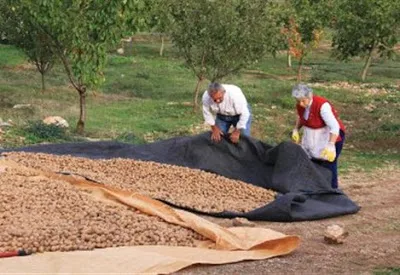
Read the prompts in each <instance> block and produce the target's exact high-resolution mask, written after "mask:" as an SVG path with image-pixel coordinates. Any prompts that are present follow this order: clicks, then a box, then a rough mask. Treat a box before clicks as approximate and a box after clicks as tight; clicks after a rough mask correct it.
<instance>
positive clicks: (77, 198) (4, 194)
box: [0, 168, 204, 252]
mask: <svg viewBox="0 0 400 275" xmlns="http://www.w3.org/2000/svg"><path fill="white" fill-rule="evenodd" d="M196 240H204V238H203V237H202V236H201V235H199V234H198V233H196V232H194V231H192V230H190V229H186V228H183V227H181V226H177V225H173V224H169V223H166V222H164V221H163V220H161V219H160V218H158V217H154V216H148V215H145V214H142V213H141V212H138V211H137V210H135V209H132V208H127V207H125V206H119V205H114V204H112V205H111V204H107V203H104V202H100V201H96V200H95V199H94V198H93V197H92V196H91V195H90V194H89V193H88V192H85V191H81V190H79V189H77V188H76V187H74V186H72V185H71V184H69V183H66V182H63V181H55V180H49V179H48V178H46V177H43V176H40V175H36V174H34V172H27V171H26V170H20V169H15V168H6V169H4V168H3V169H2V171H0V252H4V251H13V250H16V249H25V250H30V251H32V252H43V251H71V250H91V249H94V248H105V247H116V246H131V245H172V246H177V245H179V246H195V244H194V242H195V241H196Z"/></svg>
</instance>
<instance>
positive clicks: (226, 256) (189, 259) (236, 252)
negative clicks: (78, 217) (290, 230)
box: [0, 159, 300, 274]
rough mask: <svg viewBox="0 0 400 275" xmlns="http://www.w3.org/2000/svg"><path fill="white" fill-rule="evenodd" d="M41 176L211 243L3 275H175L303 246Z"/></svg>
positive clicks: (34, 261) (100, 255) (110, 252)
mask: <svg viewBox="0 0 400 275" xmlns="http://www.w3.org/2000/svg"><path fill="white" fill-rule="evenodd" d="M0 167H3V168H5V167H10V168H12V167H14V168H15V169H27V168H25V167H21V166H20V165H18V164H16V163H14V162H12V161H9V160H5V159H0ZM29 170H32V169H29ZM35 171H36V172H37V173H40V174H41V176H44V177H47V178H52V179H57V180H63V181H66V182H69V183H71V184H73V185H75V186H77V187H79V188H83V189H86V190H90V191H91V192H92V194H93V195H94V196H95V197H96V198H98V199H101V200H104V201H108V202H114V203H121V204H124V205H127V206H131V207H134V208H137V209H139V210H140V211H142V212H145V213H147V214H149V215H155V216H159V217H161V218H162V219H164V220H165V221H167V222H170V223H174V224H178V225H181V226H184V227H187V228H191V229H193V230H194V231H196V232H198V233H200V234H202V235H203V236H205V237H207V238H208V239H210V241H205V242H199V243H198V247H197V248H190V247H172V246H135V247H119V248H108V249H98V250H94V251H75V252H48V253H42V254H35V255H31V256H26V257H15V258H5V259H0V273H15V272H17V273H24V274H26V273H51V274H54V273H68V272H70V273H88V272H89V273H110V272H114V273H130V274H132V273H171V272H174V271H177V270H179V269H182V268H184V267H187V266H190V265H192V264H196V263H204V264H223V263H232V262H238V261H242V260H257V259H267V258H270V257H274V256H279V255H285V254H288V253H290V252H292V251H293V250H295V249H296V248H297V247H298V245H299V243H300V240H299V238H298V237H297V236H287V235H284V234H282V233H279V232H276V231H273V230H269V229H265V228H249V227H234V228H224V227H221V226H219V225H217V224H215V223H212V222H210V221H207V220H205V219H203V218H201V217H199V216H197V215H194V214H192V213H189V212H186V211H182V210H177V209H174V208H171V207H169V206H168V205H166V204H163V203H161V202H159V201H156V200H153V199H151V198H149V197H146V196H143V195H140V194H138V193H133V192H126V191H121V190H117V189H115V188H109V187H107V186H104V185H100V184H95V183H92V182H90V181H87V180H85V179H81V178H77V177H73V176H66V175H60V174H56V173H52V172H47V171H38V170H35Z"/></svg>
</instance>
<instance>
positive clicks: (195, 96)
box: [193, 76, 204, 112]
mask: <svg viewBox="0 0 400 275" xmlns="http://www.w3.org/2000/svg"><path fill="white" fill-rule="evenodd" d="M203 79H204V77H202V76H201V77H199V78H198V79H197V84H196V88H195V89H194V98H193V112H196V111H197V106H198V98H199V90H200V84H201V82H203Z"/></svg>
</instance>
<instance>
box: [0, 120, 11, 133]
mask: <svg viewBox="0 0 400 275" xmlns="http://www.w3.org/2000/svg"><path fill="white" fill-rule="evenodd" d="M3 126H7V127H10V126H12V120H10V119H9V120H8V122H4V121H3V119H1V118H0V127H3ZM0 130H1V129H0Z"/></svg>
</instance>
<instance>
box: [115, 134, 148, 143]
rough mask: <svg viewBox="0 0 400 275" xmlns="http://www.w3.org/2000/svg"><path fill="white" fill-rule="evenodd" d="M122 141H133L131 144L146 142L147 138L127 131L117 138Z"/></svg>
mask: <svg viewBox="0 0 400 275" xmlns="http://www.w3.org/2000/svg"><path fill="white" fill-rule="evenodd" d="M115 140H117V141H120V142H125V143H131V144H144V143H145V140H144V139H143V138H141V137H139V136H137V135H135V134H134V133H132V132H125V133H122V134H120V135H119V136H117V138H116V139H115Z"/></svg>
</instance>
